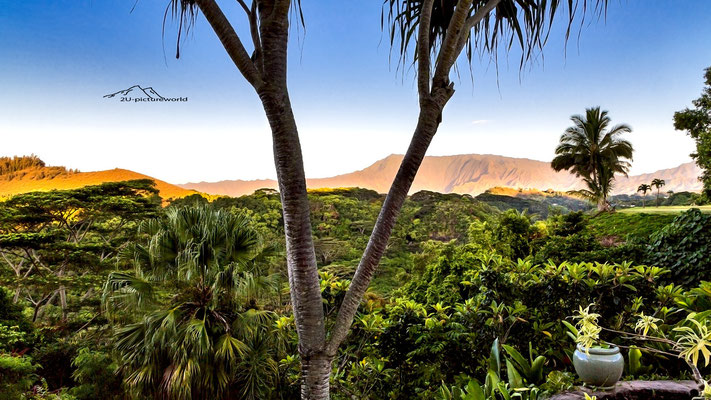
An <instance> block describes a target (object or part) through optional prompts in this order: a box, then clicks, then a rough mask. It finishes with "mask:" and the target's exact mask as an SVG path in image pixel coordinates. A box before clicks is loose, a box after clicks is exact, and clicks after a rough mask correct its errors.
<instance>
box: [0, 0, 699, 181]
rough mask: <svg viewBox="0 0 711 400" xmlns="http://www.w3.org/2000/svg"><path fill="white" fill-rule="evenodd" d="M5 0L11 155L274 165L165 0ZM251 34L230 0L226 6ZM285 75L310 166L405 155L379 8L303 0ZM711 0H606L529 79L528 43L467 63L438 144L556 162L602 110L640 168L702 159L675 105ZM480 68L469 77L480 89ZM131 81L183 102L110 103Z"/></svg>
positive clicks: (156, 165)
mask: <svg viewBox="0 0 711 400" xmlns="http://www.w3.org/2000/svg"><path fill="white" fill-rule="evenodd" d="M134 3H135V0H51V1H50V0H45V1H39V0H24V1H16V0H0V155H15V154H18V155H19V154H29V153H35V154H37V155H39V156H40V157H41V158H42V159H44V160H45V161H47V162H48V163H49V164H53V165H65V166H67V167H69V168H78V169H80V170H82V171H92V170H100V169H109V168H116V167H121V168H127V169H132V170H135V171H138V172H142V173H145V174H148V175H151V176H154V177H156V178H159V179H164V180H167V181H169V182H174V183H181V182H187V181H200V180H207V181H215V180H222V179H238V178H241V179H256V178H273V177H274V176H275V173H274V166H273V159H272V154H271V140H270V134H269V130H268V125H267V122H266V119H265V117H264V115H263V112H262V110H261V105H260V103H259V100H258V98H257V96H256V95H255V94H254V92H253V91H252V90H251V88H250V87H248V85H247V84H246V83H245V82H244V80H243V79H242V77H241V76H240V75H239V73H238V72H237V70H236V68H235V67H234V65H233V64H232V63H231V61H230V60H229V59H228V57H227V56H226V54H225V52H224V50H223V49H222V47H221V45H220V44H219V41H218V40H217V38H216V36H215V34H214V33H213V32H212V31H211V30H210V27H209V26H208V24H207V23H206V21H205V20H204V19H203V18H202V17H199V18H198V21H197V25H196V26H195V28H194V30H193V31H192V33H191V34H190V35H189V36H188V37H187V38H186V39H185V41H184V43H183V45H182V47H181V58H180V59H179V60H176V59H175V57H174V56H175V26H174V24H172V23H170V22H169V23H168V25H167V26H166V34H165V38H163V36H162V34H161V28H162V20H163V13H164V11H165V6H166V4H167V3H168V1H167V0H139V1H138V3H137V4H136V6H135V9H134V10H133V12H131V9H132V7H133V6H134ZM219 3H220V4H221V5H222V6H223V8H225V9H226V10H228V15H229V16H230V17H234V19H235V21H238V23H237V24H236V25H238V30H240V31H241V32H242V31H243V30H244V24H245V22H244V20H243V19H240V18H241V15H240V14H239V10H238V8H237V3H236V2H235V1H227V0H225V1H219ZM302 3H303V12H304V15H305V18H306V30H305V32H304V31H303V30H301V31H299V32H297V31H294V33H293V35H292V40H291V48H290V61H289V62H290V65H289V82H290V92H291V97H292V103H293V106H294V110H295V114H296V118H297V123H298V125H299V130H300V134H301V138H302V147H303V150H304V156H305V165H306V173H307V175H308V176H310V177H325V176H332V175H335V174H339V173H345V172H350V171H353V170H356V169H361V168H364V167H366V166H367V165H369V164H371V163H372V162H373V161H376V160H378V159H380V158H382V157H385V156H387V155H388V154H391V153H403V152H404V151H405V149H406V148H407V144H408V142H409V138H410V135H411V133H412V129H413V127H414V125H415V121H416V115H417V97H416V88H415V85H414V79H413V75H412V74H411V73H409V74H408V73H406V74H404V75H403V74H402V73H398V71H397V65H396V64H395V63H394V62H391V61H390V60H389V52H390V49H389V44H388V43H389V42H388V38H387V36H386V35H385V34H383V33H382V32H381V29H380V13H381V5H382V1H380V0H378V1H375V0H369V1H346V0H302ZM709 21H711V1H708V0H684V1H678V0H655V1H649V0H621V1H616V0H612V1H611V3H610V8H609V12H608V15H607V18H606V20H604V21H599V22H593V23H591V24H590V25H587V26H586V27H585V28H584V29H583V31H582V35H581V37H580V40H575V39H574V40H572V41H571V42H569V43H568V45H567V52H566V47H565V46H564V43H563V34H562V32H561V28H562V27H561V26H557V27H556V29H554V32H553V34H552V36H551V39H550V42H549V44H548V46H547V47H546V49H545V51H544V53H543V56H544V59H542V60H541V59H539V60H538V62H535V63H532V64H530V65H528V66H527V67H526V68H525V69H524V70H523V71H522V72H521V71H519V68H518V54H516V53H514V54H512V55H511V56H510V57H509V58H508V60H509V61H508V62H507V58H506V57H505V56H502V57H501V60H500V65H499V67H498V74H497V69H496V67H495V66H494V65H493V64H492V63H491V62H490V60H488V59H484V60H480V61H477V62H475V63H474V65H473V68H472V69H473V75H472V76H470V75H469V72H468V71H467V70H465V71H464V72H463V73H462V75H461V78H460V79H458V80H456V85H457V86H456V88H457V93H456V94H455V96H454V98H453V99H452V100H451V101H450V103H449V105H448V106H447V108H446V110H445V114H444V122H443V124H442V125H441V126H440V129H439V133H438V134H437V136H436V137H435V139H434V142H433V144H432V146H431V148H430V151H429V153H428V154H430V155H449V154H464V153H480V154H500V155H506V156H513V157H526V158H532V159H538V160H546V161H547V160H550V159H551V158H552V157H553V150H554V148H555V146H556V144H557V141H558V139H559V137H560V134H561V133H562V131H563V130H564V129H565V128H566V127H567V126H568V125H569V120H568V118H569V117H570V116H571V115H572V114H577V113H582V112H583V111H584V109H585V107H588V106H593V105H600V106H602V107H603V108H605V109H608V110H609V111H610V115H611V117H612V118H613V122H616V123H621V122H625V123H628V124H630V125H631V126H632V127H633V130H634V132H633V134H632V135H630V137H629V139H630V140H631V141H632V142H633V144H634V146H635V148H636V153H635V161H634V164H633V169H632V172H633V173H642V172H652V171H655V170H657V169H661V168H667V167H673V166H676V165H678V164H680V163H683V162H687V161H689V160H690V158H689V156H688V154H689V153H690V152H692V151H693V143H692V141H691V140H690V139H689V138H688V137H686V136H685V134H684V133H682V132H677V131H674V128H673V126H672V115H673V113H674V111H677V110H680V109H682V108H684V107H686V106H689V105H690V102H691V100H692V99H694V98H696V97H698V96H699V94H700V92H701V87H702V71H703V69H704V68H705V67H708V66H710V65H711V41H710V39H709V38H711V23H710V22H709ZM472 77H473V82H472ZM135 84H140V85H143V86H152V87H153V88H155V89H156V90H157V91H158V92H159V93H161V94H162V95H163V96H166V97H173V96H187V97H188V98H189V100H188V102H187V103H170V104H164V103H162V104H154V103H152V104H145V103H138V104H133V103H131V104H126V103H120V102H118V101H115V99H113V100H109V99H104V98H102V96H103V95H104V94H107V93H112V92H115V91H118V90H121V89H125V88H127V87H130V86H132V85H135Z"/></svg>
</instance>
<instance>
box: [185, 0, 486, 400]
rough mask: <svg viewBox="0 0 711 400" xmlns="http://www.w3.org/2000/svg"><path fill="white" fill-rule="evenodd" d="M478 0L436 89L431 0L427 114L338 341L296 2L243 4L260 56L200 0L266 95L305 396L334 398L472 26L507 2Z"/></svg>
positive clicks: (445, 47) (423, 84)
mask: <svg viewBox="0 0 711 400" xmlns="http://www.w3.org/2000/svg"><path fill="white" fill-rule="evenodd" d="M472 1H473V0H459V3H458V5H457V9H456V12H455V15H454V16H453V17H452V21H451V22H450V25H449V29H448V32H449V33H448V34H447V36H446V38H445V40H444V42H443V44H442V46H441V47H442V50H441V54H440V57H439V58H438V61H437V65H436V69H435V76H434V78H433V79H432V81H431V82H432V85H431V86H430V79H429V77H430V61H429V49H430V46H429V44H428V40H429V35H428V31H429V18H430V15H431V10H432V7H433V4H434V0H425V4H426V5H425V6H424V10H425V11H424V13H423V16H422V21H423V22H424V24H421V25H420V33H418V35H419V39H418V41H419V46H420V57H419V61H418V71H419V72H418V90H419V92H420V114H419V118H418V123H417V127H416V129H415V133H414V135H413V138H412V141H411V142H410V147H409V148H408V151H407V153H406V154H405V157H404V159H403V161H402V164H401V165H400V169H399V170H398V173H397V175H396V177H395V180H394V181H393V185H392V187H391V188H390V191H389V192H388V195H387V197H386V199H385V202H384V204H383V206H382V209H381V211H380V214H379V216H378V220H377V222H376V225H375V228H374V230H373V233H372V235H371V237H370V240H369V242H368V246H367V248H366V251H365V253H364V254H363V257H362V259H361V262H360V265H359V266H358V269H357V271H356V274H355V275H354V277H353V280H352V281H351V285H350V287H349V289H348V292H347V293H346V296H345V298H344V301H343V303H342V304H341V308H340V309H339V312H338V317H337V320H336V323H335V325H334V328H333V330H332V332H331V335H330V339H329V341H328V342H326V332H325V321H324V314H323V304H322V298H321V288H320V284H319V278H318V270H317V267H316V258H315V252H314V246H313V239H312V236H311V222H310V207H309V202H308V196H307V192H306V179H305V175H304V167H303V161H302V154H301V146H300V144H299V135H298V131H297V128H296V122H295V120H294V115H293V112H292V108H291V103H290V101H289V94H288V89H287V84H286V82H287V81H286V65H287V44H288V33H289V18H288V14H289V7H290V0H261V1H259V2H258V3H255V4H256V7H253V8H252V10H251V11H250V10H249V9H247V7H246V5H244V6H243V8H244V9H245V12H247V13H248V15H249V19H250V28H251V29H250V33H251V36H252V42H253V43H254V46H255V52H254V54H253V55H252V57H250V56H249V55H248V54H247V52H246V51H245V49H244V46H243V45H242V43H241V41H240V39H239V37H238V36H237V34H236V33H235V31H234V29H233V28H232V26H231V24H230V23H229V21H228V20H227V18H226V17H225V16H224V14H223V13H222V11H221V10H220V8H219V6H218V5H217V3H216V2H215V0H196V4H197V5H198V6H199V7H200V9H201V11H202V12H203V14H204V15H205V17H206V19H207V20H208V22H209V23H210V25H211V26H212V28H213V30H214V31H215V33H216V34H217V36H218V37H219V38H220V41H221V42H222V44H223V46H224V47H225V50H226V51H227V53H228V54H229V55H230V58H231V59H232V61H233V62H234V63H235V65H236V66H237V68H238V69H239V71H240V72H241V73H242V75H243V76H244V77H245V79H247V81H248V82H249V83H250V84H251V85H252V86H253V87H254V88H255V90H256V92H257V93H258V94H259V97H260V99H261V101H262V105H263V107H264V110H265V112H266V114H267V119H268V120H269V125H270V127H271V130H272V139H273V144H274V162H275V166H276V171H277V178H278V181H279V192H280V195H281V201H282V210H283V214H284V231H285V234H286V253H287V265H288V271H289V286H290V292H291V301H292V307H293V312H294V319H295V323H296V330H297V333H298V335H299V354H300V356H301V370H302V384H301V398H302V399H313V400H325V399H328V398H329V389H330V388H329V378H330V374H331V362H332V360H333V358H334V357H335V355H336V353H337V351H338V347H339V345H340V344H341V342H343V340H344V339H345V337H346V335H347V333H348V330H349V329H350V326H351V323H352V321H353V317H354V315H355V313H356V311H357V309H358V305H359V304H360V302H361V299H362V297H363V294H364V292H365V290H366V289H367V287H368V285H369V284H370V280H371V278H372V276H373V273H374V272H375V269H376V267H377V265H378V263H379V262H380V259H381V258H382V256H383V254H384V252H385V248H386V246H387V243H388V240H389V238H390V234H391V233H392V229H393V227H394V226H395V222H396V220H397V216H398V214H399V212H400V209H401V208H402V205H403V203H404V201H405V198H406V197H407V193H408V192H409V190H410V187H411V186H412V182H413V181H414V179H415V175H416V174H417V170H418V169H419V167H420V164H421V163H422V160H423V159H424V156H425V153H426V151H427V148H428V147H429V144H430V142H431V141H432V138H433V137H434V135H435V133H436V132H437V128H438V126H439V123H440V121H441V115H442V110H443V108H444V106H445V105H446V104H447V102H448V101H449V99H450V98H451V96H452V94H453V93H454V89H453V88H452V85H451V84H450V83H449V78H448V76H449V72H450V69H451V67H452V65H453V64H454V62H455V61H456V58H457V56H458V55H459V53H460V52H461V50H462V48H463V47H464V41H465V39H466V37H468V34H469V33H468V32H469V30H470V29H471V27H472V26H474V24H476V23H478V22H479V21H481V19H482V18H484V16H485V15H486V14H488V13H489V12H491V11H492V10H493V9H494V8H495V7H496V5H497V4H498V3H499V1H500V0H489V1H488V2H487V4H486V6H483V7H480V8H479V9H478V10H477V12H476V14H475V15H473V16H469V15H468V14H469V10H470V6H471V4H472ZM257 13H258V16H257ZM430 88H431V89H430Z"/></svg>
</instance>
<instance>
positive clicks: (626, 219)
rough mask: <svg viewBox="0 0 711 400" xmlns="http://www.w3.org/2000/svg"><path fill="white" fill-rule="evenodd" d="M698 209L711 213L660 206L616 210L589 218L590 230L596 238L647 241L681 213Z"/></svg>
mask: <svg viewBox="0 0 711 400" xmlns="http://www.w3.org/2000/svg"><path fill="white" fill-rule="evenodd" d="M690 208H698V209H700V210H701V211H702V212H705V213H711V206H709V205H707V206H662V207H645V208H642V207H635V208H626V209H618V210H617V212H614V213H603V214H600V215H598V216H596V217H593V218H590V222H589V224H590V230H591V231H592V232H593V234H594V235H595V236H597V237H603V236H619V237H620V238H622V239H631V238H635V237H636V238H640V239H647V238H649V236H650V235H652V234H653V233H655V232H657V231H658V230H660V229H662V228H663V227H664V226H666V225H667V224H669V223H671V222H672V221H673V220H674V218H676V217H677V216H678V215H679V214H681V213H682V212H684V211H686V210H688V209H690Z"/></svg>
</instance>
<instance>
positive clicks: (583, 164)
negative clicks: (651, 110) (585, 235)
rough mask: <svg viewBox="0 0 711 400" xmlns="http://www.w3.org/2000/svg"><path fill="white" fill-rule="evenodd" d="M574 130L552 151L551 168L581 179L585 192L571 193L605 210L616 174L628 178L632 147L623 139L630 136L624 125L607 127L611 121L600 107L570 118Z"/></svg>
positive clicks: (627, 127) (600, 209) (566, 134)
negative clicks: (553, 152) (626, 135)
mask: <svg viewBox="0 0 711 400" xmlns="http://www.w3.org/2000/svg"><path fill="white" fill-rule="evenodd" d="M570 119H571V120H572V121H573V126H571V127H569V128H568V129H566V130H565V133H563V135H562V136H561V137H560V144H559V145H558V147H557V148H556V149H555V154H556V157H555V158H554V159H553V161H552V162H551V166H552V167H553V169H554V170H556V171H562V170H569V171H571V172H572V173H574V174H575V176H577V177H580V178H582V180H583V183H584V184H585V186H587V188H586V189H580V190H576V191H574V193H576V194H578V195H580V196H582V197H584V198H586V199H588V200H590V201H592V202H595V203H597V208H598V210H599V211H605V210H608V209H609V207H610V205H609V203H608V201H607V197H608V196H609V195H610V192H611V191H612V187H613V184H614V181H615V174H622V175H625V176H627V171H629V168H630V163H629V161H628V160H630V161H631V160H632V152H633V148H632V144H631V143H630V142H628V141H627V140H625V139H623V138H622V135H623V134H625V133H630V132H632V129H631V128H630V127H629V126H627V125H624V124H623V125H616V126H613V127H610V125H611V123H612V120H611V119H610V117H609V116H608V113H607V111H601V110H600V107H593V108H588V109H586V110H585V115H574V116H572V117H571V118H570Z"/></svg>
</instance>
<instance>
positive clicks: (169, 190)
mask: <svg viewBox="0 0 711 400" xmlns="http://www.w3.org/2000/svg"><path fill="white" fill-rule="evenodd" d="M40 162H41V161H40ZM0 171H2V170H0ZM133 179H151V180H153V181H155V183H156V188H157V189H158V191H159V192H160V196H161V197H162V198H163V200H168V199H176V198H182V197H185V196H189V195H191V194H196V193H199V192H197V191H195V190H190V189H183V188H181V187H178V186H175V185H172V184H170V183H168V182H164V181H161V180H159V179H155V178H152V177H150V176H147V175H143V174H139V173H138V172H133V171H129V170H126V169H120V168H116V169H111V170H106V171H94V172H78V171H72V170H67V169H65V168H64V167H47V166H44V163H41V165H32V166H29V167H28V168H23V169H17V168H10V169H9V171H4V173H0V197H7V196H12V195H16V194H19V193H27V192H33V191H47V190H53V189H76V188H80V187H83V186H88V185H98V184H101V183H104V182H120V181H128V180H133Z"/></svg>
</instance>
